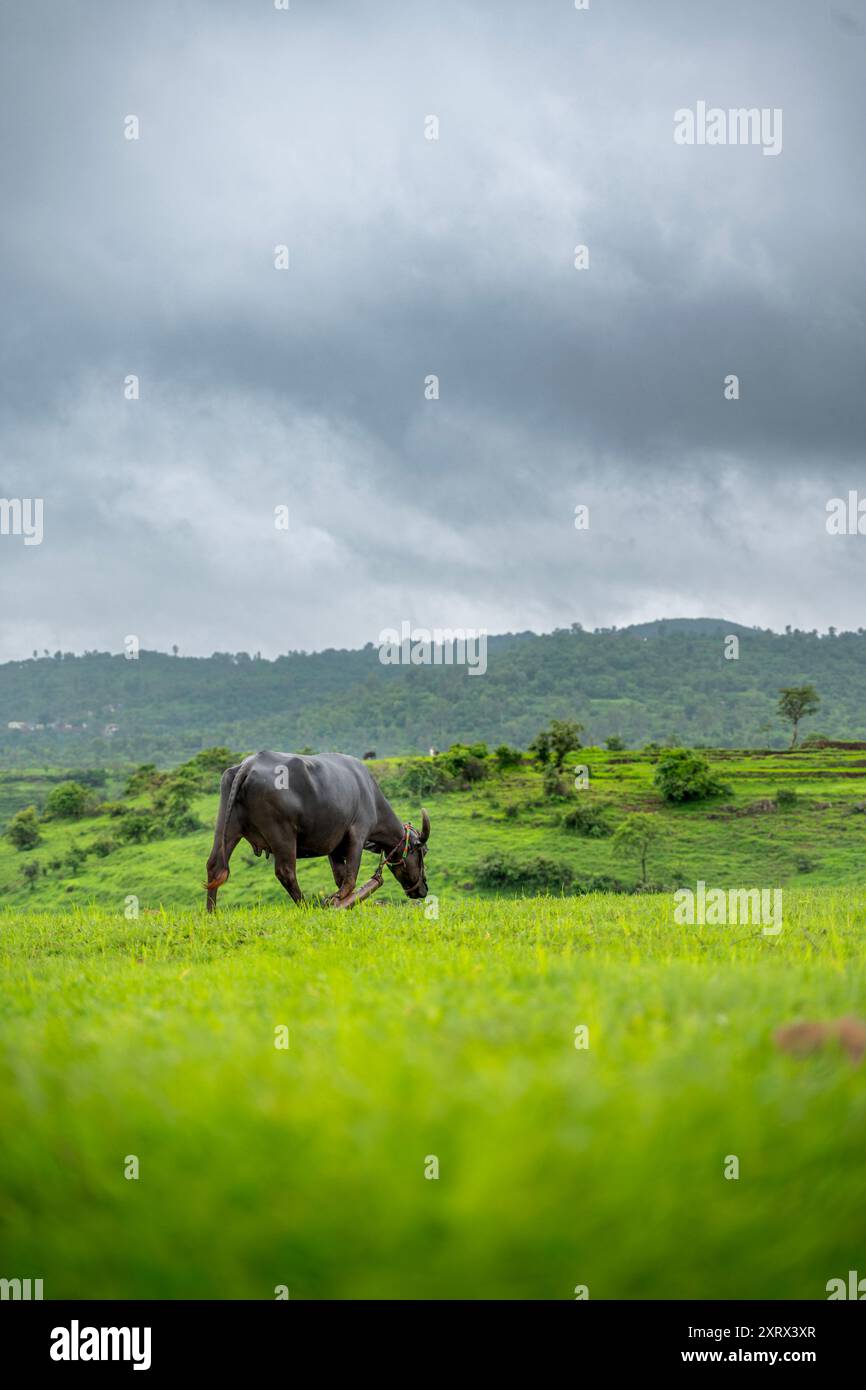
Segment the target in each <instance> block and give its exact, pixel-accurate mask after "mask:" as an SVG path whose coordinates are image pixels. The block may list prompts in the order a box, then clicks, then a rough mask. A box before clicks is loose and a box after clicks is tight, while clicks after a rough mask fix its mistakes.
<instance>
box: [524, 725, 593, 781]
mask: <svg viewBox="0 0 866 1390" xmlns="http://www.w3.org/2000/svg"><path fill="white" fill-rule="evenodd" d="M582 733H583V725H582V724H578V722H577V720H576V719H551V721H550V723H549V725H548V726H547V728H546V729H541V730H540V731H539V732H538V733H537V734H536V735H535V738H534V739H533V740H532V742H531V743H530V745H529V751H530V753H534V754H535V756H536V758H537V759H538V761H539V762H540V763H541V764H542V766H545V765H546V764H547V763H552V764H553V766H554V767H555V768H556V770H557V772H558V771H560V770H561V768H562V764H563V763H564V762H565V759H566V757H567V755H568V754H569V753H573V752H575V751H576V749H578V748H580V746H581V743H580V735H581V734H582Z"/></svg>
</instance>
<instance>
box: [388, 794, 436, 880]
mask: <svg viewBox="0 0 866 1390" xmlns="http://www.w3.org/2000/svg"><path fill="white" fill-rule="evenodd" d="M429 838H430V817H429V816H428V814H427V812H426V811H425V810H423V808H422V811H421V829H420V830H416V829H415V827H414V826H413V825H408V826H407V827H406V846H405V851H404V853H403V854H401V856H400V857H399V858H395V859H394V862H393V863H392V862H390V861H389V860H386V861H385V862H386V863H387V864H388V868H389V869H390V870H391V873H392V874H393V875H394V877H395V878H396V880H397V882H398V883H399V885H400V887H401V888H402V889H403V892H404V893H405V894H406V897H407V898H426V896H427V879H426V876H425V874H424V855H425V854H426V853H427V841H428V840H429Z"/></svg>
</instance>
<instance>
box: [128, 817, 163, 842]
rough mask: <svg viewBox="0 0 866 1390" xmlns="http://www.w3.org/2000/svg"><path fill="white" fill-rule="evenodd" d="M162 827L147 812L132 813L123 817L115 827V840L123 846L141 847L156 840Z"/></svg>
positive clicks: (160, 833)
mask: <svg viewBox="0 0 866 1390" xmlns="http://www.w3.org/2000/svg"><path fill="white" fill-rule="evenodd" d="M161 835H162V827H161V826H160V824H159V822H158V821H157V820H156V819H155V817H154V816H152V815H149V814H148V813H147V812H144V811H140V812H132V813H131V814H130V815H128V816H124V817H123V820H122V821H121V822H120V825H119V826H118V827H117V838H118V840H120V842H121V843H122V844H125V845H142V844H144V843H145V842H146V841H147V840H158V839H160V837H161Z"/></svg>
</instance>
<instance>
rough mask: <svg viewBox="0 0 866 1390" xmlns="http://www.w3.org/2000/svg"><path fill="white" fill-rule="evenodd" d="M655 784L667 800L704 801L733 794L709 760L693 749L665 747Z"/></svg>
mask: <svg viewBox="0 0 866 1390" xmlns="http://www.w3.org/2000/svg"><path fill="white" fill-rule="evenodd" d="M653 782H654V783H655V785H656V787H657V788H658V790H659V791H660V792H661V794H662V796H663V798H664V800H665V801H703V800H704V798H705V797H709V796H724V795H725V793H726V792H728V791H730V787H727V786H725V784H724V782H722V781H720V780H719V778H718V777H717V776H716V775H715V773H714V772H713V770H712V768H711V767H710V765H709V763H708V762H707V760H706V758H702V757H701V755H700V753H694V752H693V751H692V750H691V749H690V748H665V749H664V750H663V751H662V752H661V753H660V754H659V759H658V762H657V763H656V770H655V772H654V773H653Z"/></svg>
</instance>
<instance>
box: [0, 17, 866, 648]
mask: <svg viewBox="0 0 866 1390" xmlns="http://www.w3.org/2000/svg"><path fill="white" fill-rule="evenodd" d="M858 16H863V9H862V6H857V5H855V4H854V3H853V0H839V4H838V5H834V4H833V3H832V0H829V3H827V2H826V0H822V3H814V2H813V0H761V3H760V4H757V3H755V0H727V3H725V4H724V5H721V4H716V3H710V0H657V3H653V4H650V3H648V0H591V3H590V7H589V9H588V10H587V11H584V12H580V11H577V10H575V8H574V4H573V0H532V3H528V0H526V2H524V0H436V3H432V4H431V3H426V0H423V2H422V0H377V2H376V3H373V0H369V3H367V2H366V0H291V8H290V9H289V10H288V11H283V10H277V9H275V8H274V3H273V0H186V2H185V3H184V2H183V0H148V3H146V4H144V3H141V0H111V3H108V0H89V2H88V3H74V0H66V3H63V4H62V5H58V4H57V3H56V0H5V3H4V5H3V8H2V18H0V207H2V232H0V236H2V254H0V302H2V306H3V310H2V319H0V496H2V497H3V498H6V499H11V498H37V497H38V498H42V499H43V500H44V538H43V541H42V544H41V545H38V546H37V545H31V546H25V545H24V543H23V538H22V537H21V536H15V535H2V536H0V589H2V600H3V601H2V605H0V659H8V658H13V657H15V658H17V657H21V656H27V655H29V654H30V652H31V651H32V649H33V648H38V649H41V648H43V647H48V648H49V649H50V650H52V651H53V650H54V649H55V648H58V647H60V648H62V649H63V650H72V651H81V650H83V649H85V648H94V647H96V648H99V649H109V650H120V648H121V646H122V642H123V639H124V636H125V635H126V634H133V633H134V634H136V635H138V636H139V638H140V641H141V643H142V646H144V647H148V648H153V647H158V648H163V649H165V648H168V647H169V646H170V645H171V644H172V643H177V644H178V645H179V647H180V648H181V650H182V651H183V652H185V653H190V654H208V653H210V652H211V651H213V650H222V651H225V650H236V649H241V648H242V649H246V650H249V651H254V650H257V649H260V650H261V651H262V652H263V654H265V655H268V656H272V655H275V654H277V653H278V652H281V651H285V650H287V649H289V648H297V647H303V648H307V649H315V648H321V647H326V646H359V645H362V644H363V643H364V642H366V641H375V640H376V639H377V637H378V635H379V632H380V631H381V630H382V629H383V628H385V627H394V626H397V627H399V624H400V622H401V621H402V620H403V619H408V620H410V621H412V622H413V623H417V624H421V625H424V626H427V627H431V628H432V627H436V626H442V627H455V626H464V627H475V628H486V629H488V630H489V631H492V632H497V631H505V630H522V629H525V628H530V627H531V628H535V629H536V630H544V629H550V628H551V627H554V626H557V625H565V624H568V623H571V622H572V621H575V620H577V621H581V622H583V623H584V625H585V626H596V625H609V624H613V623H616V624H625V623H628V622H632V621H642V620H646V619H649V618H654V617H660V616H677V615H682V616H700V615H710V616H724V617H728V618H731V619H734V620H737V621H740V622H744V623H759V624H762V625H766V626H773V627H781V626H783V625H784V624H785V623H789V622H790V623H793V624H795V625H797V626H802V627H807V628H811V627H819V628H825V627H826V626H827V625H828V624H834V625H836V626H838V627H846V626H852V627H857V626H859V625H861V624H863V623H864V611H863V604H862V595H863V591H864V585H863V577H864V564H866V536H856V535H855V536H847V537H846V536H841V537H840V536H829V535H828V534H827V531H826V525H825V520H826V511H825V509H826V504H827V501H828V499H830V498H832V497H834V496H839V495H847V493H848V491H849V490H850V489H860V490H861V491H862V493H863V495H864V497H866V450H864V426H866V390H864V380H866V376H864V328H866V323H864V319H866V295H864V276H866V272H864V254H866V253H864V237H863V230H864V202H866V167H864V166H866V157H864V139H863V132H864V129H866V120H864V114H866V111H864V108H866V83H864V81H863V75H864V71H866V17H858ZM700 101H704V102H706V103H707V105H708V106H710V107H713V106H717V107H721V108H723V109H725V110H728V109H730V108H737V107H757V108H770V109H775V108H779V109H781V111H782V113H783V126H782V130H783V148H782V152H781V153H780V154H779V155H778V156H777V157H768V156H765V155H764V154H763V151H762V149H761V148H760V147H759V146H743V145H732V144H729V145H725V146H714V147H710V146H706V145H704V146H697V145H695V146H681V145H677V144H675V142H674V139H673V130H674V112H675V111H677V110H678V109H681V108H691V109H695V108H696V106H697V103H698V102H700ZM131 115H132V116H135V117H137V119H138V122H139V138H138V139H137V140H131V139H127V138H125V132H126V131H127V130H128V129H129V127H128V126H127V125H125V122H126V118H127V117H129V116H131ZM430 116H435V117H436V118H437V120H438V136H439V138H438V139H435V140H433V139H428V138H426V135H427V134H429V133H431V130H432V125H431V123H430V121H429V120H428V118H429V117H430ZM579 244H582V245H586V246H587V247H588V248H589V268H588V269H586V270H577V269H575V265H574V259H575V246H577V245H579ZM282 245H285V246H287V247H288V250H289V268H288V270H282V269H278V268H276V267H275V247H277V246H282ZM731 373H733V374H736V375H737V376H738V377H739V379H740V399H739V400H736V401H730V400H726V399H725V394H724V383H725V378H726V376H728V375H729V374H731ZM434 374H435V375H436V376H437V377H438V378H439V399H438V400H428V399H426V398H425V379H427V378H428V377H429V376H431V375H434ZM130 375H136V376H137V377H138V378H139V382H140V396H139V399H138V400H127V399H126V398H125V393H124V382H125V379H126V378H127V377H129V376H130ZM578 504H584V505H586V506H588V507H589V509H590V510H589V516H590V525H589V528H588V529H587V530H583V531H578V530H576V529H575V526H574V509H575V506H576V505H578ZM281 506H286V507H288V509H289V526H288V530H281V529H278V528H277V527H276V526H275V508H279V507H281Z"/></svg>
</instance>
